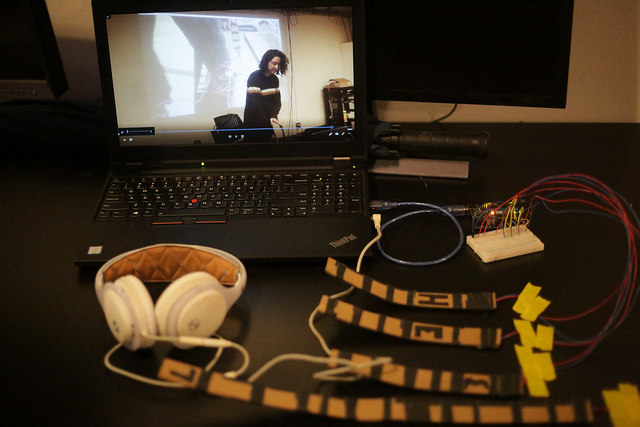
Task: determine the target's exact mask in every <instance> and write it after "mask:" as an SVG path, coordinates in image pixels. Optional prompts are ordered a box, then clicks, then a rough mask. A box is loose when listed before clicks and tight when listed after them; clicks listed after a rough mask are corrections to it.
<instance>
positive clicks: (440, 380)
mask: <svg viewBox="0 0 640 427" xmlns="http://www.w3.org/2000/svg"><path fill="white" fill-rule="evenodd" d="M331 356H332V357H340V358H343V359H348V360H351V361H353V362H354V363H366V362H370V361H372V360H373V359H375V357H372V356H368V355H365V354H359V353H349V352H346V351H340V350H337V349H333V350H332V351H331ZM360 374H361V375H362V376H364V377H367V378H372V379H375V380H377V381H380V382H383V383H387V384H392V385H396V386H399V387H406V388H413V389H416V390H424V391H437V392H441V393H461V394H476V395H485V396H518V395H522V394H523V391H524V390H523V382H522V376H521V375H520V373H514V374H486V373H474V372H459V371H447V370H442V369H426V368H415V367H412V366H406V365H400V364H396V363H385V364H383V365H379V366H374V367H368V368H365V369H362V370H360Z"/></svg>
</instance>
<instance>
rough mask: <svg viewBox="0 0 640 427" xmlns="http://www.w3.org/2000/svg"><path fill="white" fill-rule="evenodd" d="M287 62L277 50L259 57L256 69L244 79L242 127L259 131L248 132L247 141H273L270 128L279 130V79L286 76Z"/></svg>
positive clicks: (285, 57)
mask: <svg viewBox="0 0 640 427" xmlns="http://www.w3.org/2000/svg"><path fill="white" fill-rule="evenodd" d="M288 65H289V59H287V56H286V55H285V54H284V53H282V52H281V51H279V50H277V49H270V50H268V51H266V52H265V54H264V55H262V60H261V61H260V66H259V69H258V70H256V71H254V72H253V73H251V75H249V79H247V101H246V104H245V106H244V126H245V127H246V128H251V129H260V130H255V131H251V132H248V133H247V135H246V140H248V141H271V140H273V139H275V133H274V132H273V126H274V125H275V126H282V125H281V124H280V122H279V121H278V113H279V112H280V107H281V106H282V104H281V99H280V80H279V79H278V77H277V76H278V75H285V74H286V73H287V69H288Z"/></svg>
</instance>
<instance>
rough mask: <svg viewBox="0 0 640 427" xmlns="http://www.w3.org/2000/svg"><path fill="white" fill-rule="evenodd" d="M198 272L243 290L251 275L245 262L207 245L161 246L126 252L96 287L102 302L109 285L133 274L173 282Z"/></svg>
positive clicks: (100, 275) (105, 271) (111, 264)
mask: <svg viewBox="0 0 640 427" xmlns="http://www.w3.org/2000/svg"><path fill="white" fill-rule="evenodd" d="M194 271H204V272H206V273H209V274H211V275H212V276H214V277H215V278H217V279H218V280H219V281H220V283H221V284H223V285H226V286H232V287H234V288H235V287H239V289H238V290H239V291H242V290H243V289H244V287H245V284H246V281H247V273H246V271H245V268H244V265H243V264H242V262H241V261H240V260H239V259H238V258H236V257H235V256H233V255H231V254H230V253H228V252H224V251H222V250H220V249H214V248H210V247H206V246H196V245H182V244H160V245H152V246H146V247H144V248H139V249H135V250H132V251H129V252H125V253H123V254H121V255H118V256H116V257H115V258H112V259H111V260H109V261H107V262H106V263H105V264H104V265H103V266H102V267H101V268H100V269H99V270H98V272H97V273H96V280H95V288H96V294H97V296H98V299H99V300H100V302H101V303H102V289H103V287H104V284H105V283H108V282H113V281H115V280H116V279H117V278H119V277H122V276H126V275H128V274H132V275H134V276H136V277H138V278H139V279H140V280H141V281H143V282H172V281H174V280H175V279H177V278H179V277H181V276H183V275H185V274H187V273H191V272H194Z"/></svg>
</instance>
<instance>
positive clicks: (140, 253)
mask: <svg viewBox="0 0 640 427" xmlns="http://www.w3.org/2000/svg"><path fill="white" fill-rule="evenodd" d="M143 282H172V283H171V284H170V285H169V286H168V287H167V288H166V289H165V290H164V292H163V293H162V295H160V298H158V301H157V303H156V305H155V307H154V304H153V301H152V299H151V295H150V294H149V291H148V290H147V288H146V287H145V285H144V284H143ZM246 283H247V273H246V270H245V268H244V265H243V264H242V262H240V260H239V259H238V258H236V257H234V256H233V255H231V254H229V253H227V252H224V251H221V250H219V249H213V248H208V247H205V246H193V245H181V244H162V245H153V246H147V247H144V248H140V249H136V250H133V251H130V252H126V253H124V254H121V255H118V256H117V257H115V258H113V259H111V260H110V261H108V262H107V263H105V264H104V265H103V266H102V267H101V268H100V269H99V270H98V273H97V274H96V280H95V287H96V294H97V296H98V300H99V301H100V305H101V306H102V309H103V310H104V314H105V317H106V319H107V323H108V324H109V329H111V332H112V333H113V335H114V337H115V338H116V339H117V340H118V342H119V343H121V344H122V345H124V346H125V347H127V348H128V349H130V350H137V349H140V348H145V347H150V346H152V345H153V343H154V342H155V341H158V340H166V337H170V338H171V339H170V340H171V341H173V343H174V345H176V346H178V347H181V348H188V347H191V346H193V345H206V342H207V341H213V340H209V339H207V338H206V337H209V336H211V335H212V334H213V333H214V332H215V331H216V330H217V329H218V328H219V327H220V325H221V324H222V322H223V321H224V318H225V316H226V314H227V311H228V310H229V309H230V308H231V306H232V305H233V304H234V303H235V302H236V301H237V300H238V298H239V297H240V295H241V294H242V291H243V290H244V287H245V285H246ZM178 337H180V339H178ZM158 338H159V339H158ZM162 338H165V339H162Z"/></svg>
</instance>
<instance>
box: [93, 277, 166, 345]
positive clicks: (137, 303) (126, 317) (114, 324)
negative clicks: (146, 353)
mask: <svg viewBox="0 0 640 427" xmlns="http://www.w3.org/2000/svg"><path fill="white" fill-rule="evenodd" d="M102 308H103V309H104V312H105V317H106V318H107V323H108V324H109V328H110V329H111V332H112V333H113V335H114V337H115V338H116V339H117V340H118V342H120V343H122V344H123V345H124V346H125V347H127V348H128V349H130V350H138V349H140V348H145V347H150V346H152V345H153V343H154V341H153V340H152V339H149V338H145V337H144V334H148V335H156V334H157V328H156V319H155V316H154V311H153V301H152V299H151V296H150V295H149V292H148V291H147V288H146V287H145V286H144V284H143V283H142V282H141V281H140V279H138V278H137V277H135V276H132V275H128V276H123V277H120V278H118V279H117V280H116V281H115V282H111V283H107V284H105V286H104V291H103V298H102Z"/></svg>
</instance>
